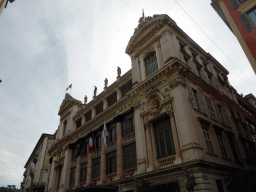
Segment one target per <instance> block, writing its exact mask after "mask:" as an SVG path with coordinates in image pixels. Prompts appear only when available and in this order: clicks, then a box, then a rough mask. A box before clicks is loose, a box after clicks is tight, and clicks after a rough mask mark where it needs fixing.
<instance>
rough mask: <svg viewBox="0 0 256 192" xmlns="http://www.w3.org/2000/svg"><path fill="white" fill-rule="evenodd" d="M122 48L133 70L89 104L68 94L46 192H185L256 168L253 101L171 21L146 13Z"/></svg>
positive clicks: (216, 185) (213, 187)
mask: <svg viewBox="0 0 256 192" xmlns="http://www.w3.org/2000/svg"><path fill="white" fill-rule="evenodd" d="M125 52H126V53H127V54H128V55H129V56H130V57H131V63H132V68H131V70H129V71H128V72H126V73H125V74H124V75H121V71H120V69H118V76H117V80H116V81H115V82H114V83H113V84H112V85H110V86H108V84H107V81H105V89H104V91H103V92H101V93H100V94H99V95H97V94H96V90H95V92H94V97H93V100H92V101H90V102H89V103H87V97H86V96H85V99H84V102H81V101H79V100H77V99H75V98H73V97H72V96H71V95H69V94H66V95H65V98H64V100H63V102H62V104H61V106H60V109H59V113H58V115H59V116H60V125H59V127H58V130H57V133H56V141H55V142H54V144H53V146H52V147H51V148H50V149H49V150H48V152H49V154H50V156H51V158H50V168H49V171H48V180H47V184H46V188H45V191H46V192H54V191H59V192H62V191H126V192H132V191H138V190H140V191H141V189H143V190H144V191H145V189H148V191H150V187H154V188H155V190H156V191H164V192H165V191H175V192H178V191H182V192H183V191H186V183H187V182H188V181H191V179H192V181H193V179H195V183H196V186H195V190H197V191H199V190H200V191H219V192H222V191H225V185H226V184H225V183H224V177H225V176H229V174H232V173H234V172H235V171H237V170H252V171H256V167H255V165H256V161H255V160H256V153H255V152H256V150H255V127H256V119H255V116H256V108H255V107H256V98H255V97H254V96H253V95H252V94H249V95H247V96H245V97H243V96H242V95H239V94H237V92H236V90H235V89H234V88H233V87H232V86H231V85H230V83H229V81H228V76H227V75H228V71H227V70H226V69H225V68H224V67H223V66H222V65H221V64H220V63H219V62H218V61H217V60H216V59H215V58H214V57H213V56H212V55H211V54H209V53H206V52H205V51H204V50H203V49H202V48H201V47H200V46H199V45H198V44H197V43H196V42H194V41H193V40H192V39H191V38H190V37H189V36H188V35H187V34H186V33H185V32H184V31H182V30H181V29H180V28H179V27H178V26H177V24H176V23H175V21H174V20H172V19H171V18H170V17H169V16H168V15H164V14H163V15H154V16H153V17H145V18H144V17H141V18H140V20H139V24H138V26H137V27H136V29H135V31H134V34H133V35H132V37H131V38H130V40H129V43H128V45H127V48H126V51H125ZM104 124H106V127H107V132H108V136H107V143H106V145H105V143H104V138H103V137H102V132H103V127H104ZM90 138H92V140H93V151H92V152H89V148H90V147H89V145H90V143H92V142H91V141H92V140H91V139H90ZM185 170H186V172H185ZM192 175H193V176H192ZM192 183H193V182H192Z"/></svg>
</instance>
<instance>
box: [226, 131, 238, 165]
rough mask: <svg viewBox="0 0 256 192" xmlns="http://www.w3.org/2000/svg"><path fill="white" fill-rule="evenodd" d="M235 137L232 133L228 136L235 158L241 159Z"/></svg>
mask: <svg viewBox="0 0 256 192" xmlns="http://www.w3.org/2000/svg"><path fill="white" fill-rule="evenodd" d="M234 139H235V138H234V136H231V135H229V136H228V141H229V144H230V147H231V150H232V153H233V155H234V158H235V160H237V161H239V156H238V152H237V150H236V146H235V141H234Z"/></svg>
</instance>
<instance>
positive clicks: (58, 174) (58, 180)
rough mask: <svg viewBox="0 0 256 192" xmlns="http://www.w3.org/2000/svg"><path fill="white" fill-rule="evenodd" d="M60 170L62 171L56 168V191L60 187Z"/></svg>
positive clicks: (60, 168)
mask: <svg viewBox="0 0 256 192" xmlns="http://www.w3.org/2000/svg"><path fill="white" fill-rule="evenodd" d="M61 170H62V167H58V170H57V181H56V182H57V183H56V184H57V186H56V189H59V187H60V176H61Z"/></svg>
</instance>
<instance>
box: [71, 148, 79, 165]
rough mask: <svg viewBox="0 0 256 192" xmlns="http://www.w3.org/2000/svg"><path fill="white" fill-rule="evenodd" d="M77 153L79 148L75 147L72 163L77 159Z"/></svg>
mask: <svg viewBox="0 0 256 192" xmlns="http://www.w3.org/2000/svg"><path fill="white" fill-rule="evenodd" d="M77 152H78V147H77V146H75V147H74V148H73V151H72V161H74V160H75V159H76V155H77Z"/></svg>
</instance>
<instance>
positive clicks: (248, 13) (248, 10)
mask: <svg viewBox="0 0 256 192" xmlns="http://www.w3.org/2000/svg"><path fill="white" fill-rule="evenodd" d="M212 6H213V8H214V9H215V11H216V12H217V13H218V14H219V16H220V17H221V18H222V19H223V21H224V22H225V23H226V24H227V26H228V27H229V28H230V29H231V31H232V32H233V33H234V35H235V36H236V38H237V39H238V41H239V43H240V45H241V46H242V48H243V50H244V53H245V55H246V56H247V58H248V60H249V62H250V64H251V66H252V68H253V70H254V72H255V73H256V51H255V47H256V1H255V0H212Z"/></svg>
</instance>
